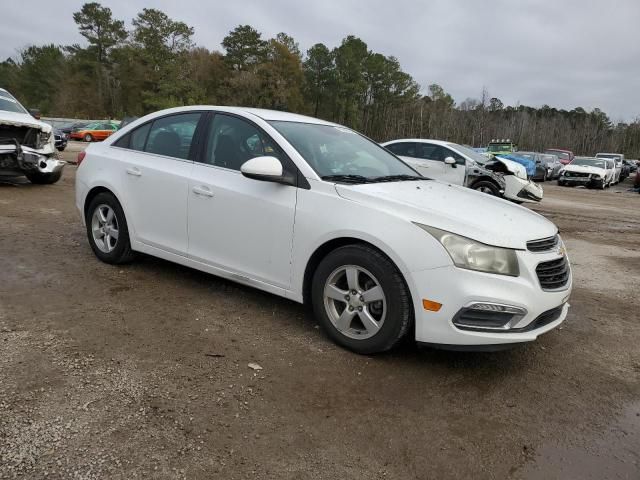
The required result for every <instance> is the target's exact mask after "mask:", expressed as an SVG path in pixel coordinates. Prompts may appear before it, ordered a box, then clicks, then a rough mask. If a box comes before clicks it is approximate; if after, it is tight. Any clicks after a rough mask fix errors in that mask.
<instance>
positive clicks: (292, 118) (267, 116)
mask: <svg viewBox="0 0 640 480" xmlns="http://www.w3.org/2000/svg"><path fill="white" fill-rule="evenodd" d="M202 110H214V111H217V112H226V113H237V114H241V115H243V116H247V115H248V116H250V117H251V116H254V117H258V118H260V119H262V120H265V121H283V122H296V123H313V124H317V125H331V126H338V124H336V123H332V122H327V121H325V120H321V119H319V118H314V117H308V116H306V115H300V114H297V113H289V112H283V111H280V110H268V109H265V108H251V107H229V106H223V105H191V106H188V107H175V108H168V109H166V110H160V111H157V112H153V113H152V114H150V116H149V117H147V116H145V117H143V118H148V119H152V118H156V117H160V116H163V115H170V114H174V113H182V112H190V111H202Z"/></svg>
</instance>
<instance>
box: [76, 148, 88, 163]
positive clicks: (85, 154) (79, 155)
mask: <svg viewBox="0 0 640 480" xmlns="http://www.w3.org/2000/svg"><path fill="white" fill-rule="evenodd" d="M86 156H87V152H85V151H84V150H83V151H82V152H78V159H77V162H76V164H77V165H78V167H79V166H80V164H81V163H82V161H83V160H84V157H86Z"/></svg>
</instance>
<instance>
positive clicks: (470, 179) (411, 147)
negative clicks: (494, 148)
mask: <svg viewBox="0 0 640 480" xmlns="http://www.w3.org/2000/svg"><path fill="white" fill-rule="evenodd" d="M382 146H383V147H385V148H387V149H388V150H390V151H391V152H393V153H395V154H396V155H398V156H399V157H400V158H401V159H402V160H404V161H405V162H407V163H408V164H409V165H411V166H412V167H413V168H415V169H416V170H417V171H418V172H420V173H421V174H422V175H424V176H425V177H428V178H432V179H434V180H440V181H442V182H448V183H452V184H454V185H464V186H466V187H469V188H471V189H473V190H478V191H479V192H483V193H488V194H489V195H495V196H498V197H504V198H506V199H507V200H511V201H514V202H517V203H523V202H539V201H540V200H542V196H543V191H542V188H541V187H540V185H538V184H536V183H534V182H533V181H532V180H529V178H528V177H527V170H526V169H525V167H523V166H522V165H520V164H519V163H516V162H514V161H512V160H509V159H506V158H502V157H493V158H489V157H486V156H484V155H482V154H480V153H477V152H475V151H473V150H471V149H470V148H468V147H465V146H464V145H458V144H457V143H452V142H446V141H443V140H427V139H422V138H409V139H402V140H391V141H388V142H385V143H383V144H382Z"/></svg>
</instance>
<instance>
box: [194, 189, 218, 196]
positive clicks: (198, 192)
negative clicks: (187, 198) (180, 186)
mask: <svg viewBox="0 0 640 480" xmlns="http://www.w3.org/2000/svg"><path fill="white" fill-rule="evenodd" d="M191 191H192V192H193V193H195V194H196V195H202V196H203V197H213V192H212V191H211V190H209V189H208V188H207V187H193V188H192V189H191Z"/></svg>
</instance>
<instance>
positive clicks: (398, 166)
mask: <svg viewBox="0 0 640 480" xmlns="http://www.w3.org/2000/svg"><path fill="white" fill-rule="evenodd" d="M269 123H270V124H271V125H272V126H273V127H274V128H275V129H276V130H277V131H278V132H279V133H280V134H281V135H282V136H283V137H284V138H286V139H287V141H288V142H289V143H290V144H291V145H293V147H294V148H295V149H296V150H297V151H298V153H299V154H300V155H302V157H303V158H304V159H305V160H306V161H307V163H308V164H309V165H310V166H311V168H313V170H314V171H315V172H316V173H317V174H318V175H319V176H320V177H323V178H324V177H333V176H343V175H347V176H357V177H363V179H364V180H367V179H375V178H378V177H388V176H395V175H408V176H411V177H415V176H418V173H417V172H416V171H415V170H413V169H412V168H410V167H409V166H408V165H406V164H405V163H403V162H402V161H401V160H399V159H398V158H397V157H395V156H393V155H392V154H391V153H389V152H388V151H387V150H386V149H384V148H383V147H381V146H380V145H378V144H377V143H374V142H372V141H371V140H369V139H367V138H365V137H363V136H362V135H360V134H358V133H356V132H354V131H353V130H350V129H348V128H345V127H340V126H334V125H319V124H314V123H300V122H287V121H271V122H269Z"/></svg>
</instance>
